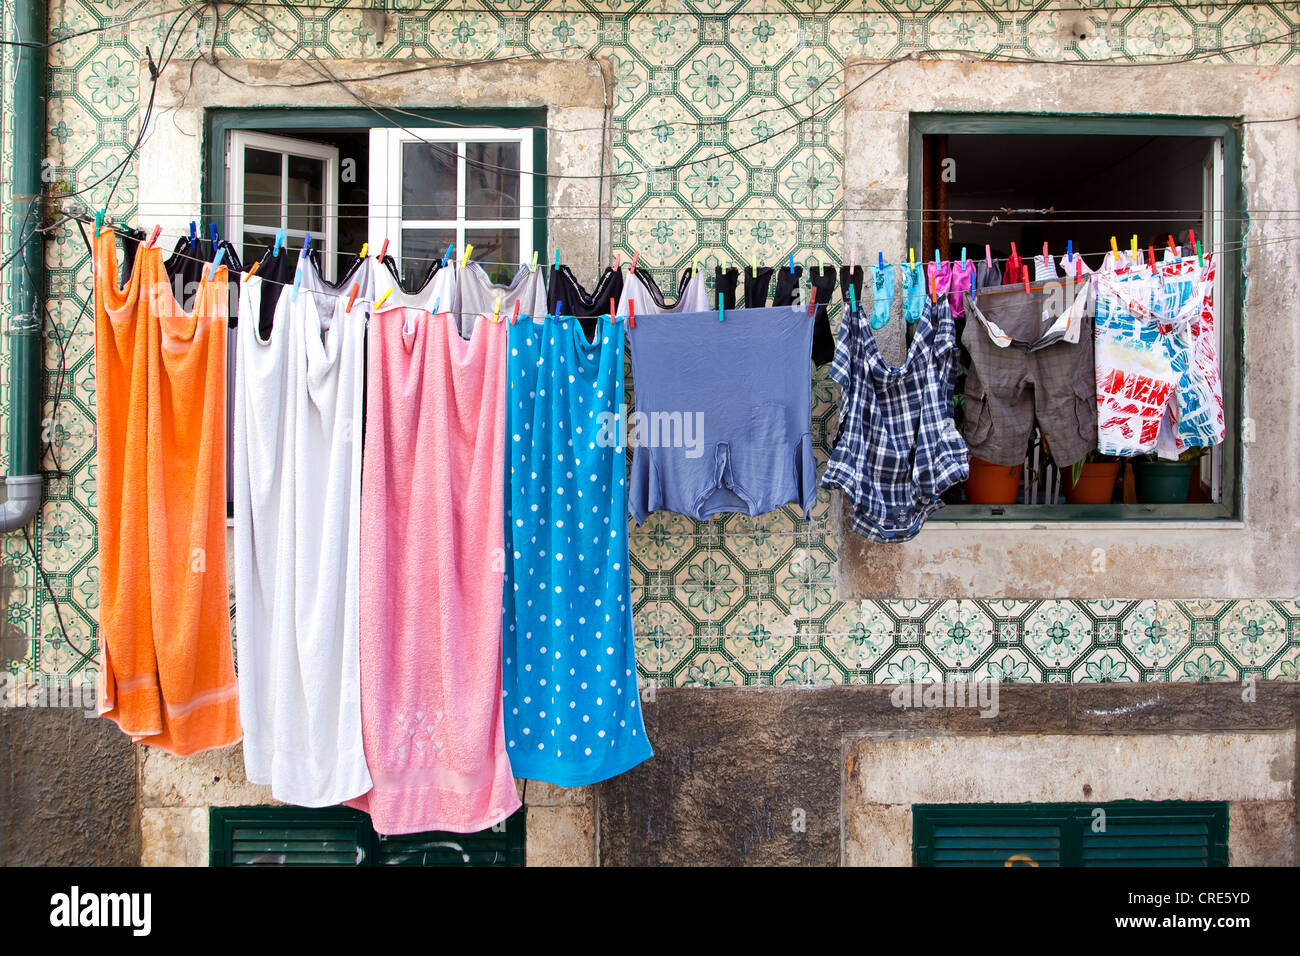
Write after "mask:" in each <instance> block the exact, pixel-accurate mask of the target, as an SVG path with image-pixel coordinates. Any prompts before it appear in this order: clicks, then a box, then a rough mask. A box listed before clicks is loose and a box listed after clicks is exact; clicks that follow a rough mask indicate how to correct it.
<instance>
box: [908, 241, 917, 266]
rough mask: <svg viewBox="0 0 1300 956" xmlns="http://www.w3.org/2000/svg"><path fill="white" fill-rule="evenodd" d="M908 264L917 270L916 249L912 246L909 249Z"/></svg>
mask: <svg viewBox="0 0 1300 956" xmlns="http://www.w3.org/2000/svg"><path fill="white" fill-rule="evenodd" d="M907 264H908V265H909V266H911V267H912V268H913V269H915V268H916V249H914V248H913V247H912V246H908V247H907Z"/></svg>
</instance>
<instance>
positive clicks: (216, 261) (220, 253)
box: [208, 226, 226, 279]
mask: <svg viewBox="0 0 1300 956" xmlns="http://www.w3.org/2000/svg"><path fill="white" fill-rule="evenodd" d="M212 228H213V229H216V228H217V227H216V226H213V227H212ZM225 257H226V247H225V246H222V247H221V248H220V249H218V250H217V254H216V256H215V257H214V258H213V260H212V267H211V268H210V269H209V270H208V278H209V279H215V278H216V277H217V268H218V267H219V266H220V265H221V260H222V259H224V258H225Z"/></svg>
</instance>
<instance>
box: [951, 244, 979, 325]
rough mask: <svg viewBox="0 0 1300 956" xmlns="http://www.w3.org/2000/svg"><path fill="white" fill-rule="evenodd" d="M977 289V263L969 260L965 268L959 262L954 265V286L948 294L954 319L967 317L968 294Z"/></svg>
mask: <svg viewBox="0 0 1300 956" xmlns="http://www.w3.org/2000/svg"><path fill="white" fill-rule="evenodd" d="M973 288H975V263H974V262H973V261H972V260H970V259H967V260H966V263H965V268H963V267H962V263H961V262H959V261H957V262H953V264H952V285H951V287H950V289H949V292H948V304H949V306H951V308H952V316H953V318H954V319H960V318H962V317H964V316H965V315H966V293H967V292H969V291H970V290H971V289H973Z"/></svg>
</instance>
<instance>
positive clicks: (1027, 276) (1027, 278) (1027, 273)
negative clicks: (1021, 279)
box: [1025, 269, 1029, 295]
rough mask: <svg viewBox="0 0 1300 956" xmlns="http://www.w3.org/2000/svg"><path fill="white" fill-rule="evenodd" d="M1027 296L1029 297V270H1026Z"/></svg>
mask: <svg viewBox="0 0 1300 956" xmlns="http://www.w3.org/2000/svg"><path fill="white" fill-rule="evenodd" d="M1025 295H1029V270H1028V269H1026V270H1025Z"/></svg>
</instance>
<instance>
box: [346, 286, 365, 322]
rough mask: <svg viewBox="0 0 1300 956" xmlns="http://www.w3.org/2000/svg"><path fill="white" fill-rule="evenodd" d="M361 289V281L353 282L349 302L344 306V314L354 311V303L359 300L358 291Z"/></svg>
mask: <svg viewBox="0 0 1300 956" xmlns="http://www.w3.org/2000/svg"><path fill="white" fill-rule="evenodd" d="M360 291H361V283H360V282H354V283H352V291H351V292H349V293H348V304H347V305H345V306H344V307H343V314H344V315H347V314H348V313H349V312H351V311H352V303H354V302H356V301H357V293H358V292H360Z"/></svg>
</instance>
